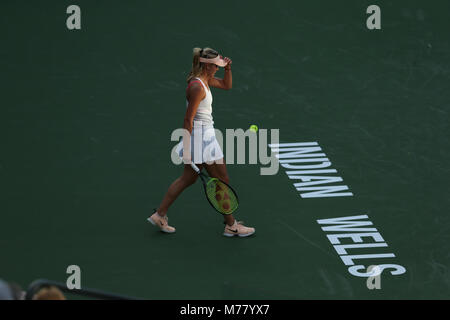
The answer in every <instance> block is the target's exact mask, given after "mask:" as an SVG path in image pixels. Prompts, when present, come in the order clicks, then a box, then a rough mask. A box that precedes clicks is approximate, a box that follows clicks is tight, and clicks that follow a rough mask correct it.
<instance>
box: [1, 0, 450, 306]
mask: <svg viewBox="0 0 450 320" xmlns="http://www.w3.org/2000/svg"><path fill="white" fill-rule="evenodd" d="M71 4H77V5H78V6H79V7H80V8H81V30H68V29H67V27H66V19H67V17H68V16H69V15H68V14H67V13H66V9H67V7H68V6H69V5H71ZM371 4H377V5H378V6H379V7H380V8H381V30H368V29H367V27H366V19H367V18H368V17H369V14H367V13H366V9H367V7H368V6H369V5H371ZM0 8H1V31H0V33H1V39H2V44H1V47H0V61H1V65H2V68H1V69H2V78H3V80H2V85H1V92H2V99H1V101H2V102H1V107H0V110H1V111H0V112H1V113H0V132H1V135H0V139H1V140H0V141H1V144H0V146H1V151H0V188H1V201H0V214H1V230H2V231H1V233H0V252H1V259H0V278H3V279H6V280H9V281H14V282H17V283H18V284H20V285H21V286H22V287H27V286H28V284H29V283H30V282H31V281H33V280H34V279H37V278H47V279H52V280H56V281H61V282H65V281H66V279H67V277H68V276H69V275H68V274H66V269H67V267H68V266H69V265H78V266H79V267H80V268H81V284H82V286H86V287H90V288H98V289H101V290H105V291H109V292H115V293H121V294H124V295H128V296H135V297H142V298H145V299H448V298H450V269H449V267H450V254H449V246H448V243H449V240H450V237H449V234H450V216H449V214H448V208H449V204H450V203H449V191H450V190H449V185H448V176H449V171H450V166H449V160H450V152H449V147H450V146H449V136H450V130H449V112H450V93H449V92H450V40H449V39H450V38H449V30H450V20H449V19H448V16H449V13H450V2H449V1H444V0H442V1H440V0H437V1H406V0H401V1H394V0H392V1H388V0H382V1H377V2H376V3H374V2H373V1H366V0H345V1H344V0H343V1H331V0H330V1H289V2H288V1H271V2H260V1H246V2H238V1H231V2H214V1H213V2H208V4H207V5H206V4H205V3H203V4H200V3H198V2H195V3H192V2H185V1H179V2H178V1H177V2H169V1H143V0H142V1H66V0H64V1H62V0H60V1H56V0H55V1H47V0H45V1H11V0H8V1H2V2H1V4H0ZM194 47H212V48H214V49H216V50H218V51H220V52H221V53H222V54H223V55H225V56H228V57H230V58H231V59H232V60H233V88H232V90H229V91H224V90H220V89H212V93H213V96H214V102H213V108H214V112H213V116H214V121H215V127H216V128H217V129H220V130H222V131H224V132H225V129H227V128H231V129H237V128H243V129H244V130H246V129H248V128H249V126H250V125H252V124H257V125H258V127H259V128H260V129H279V130H280V141H281V142H283V143H299V142H317V143H318V145H319V146H320V148H321V149H322V151H321V152H323V153H325V154H326V157H327V158H328V159H329V160H330V162H331V163H332V165H331V167H330V168H332V169H336V170H337V173H336V174H326V175H325V176H339V177H341V178H342V179H343V182H341V183H337V184H342V185H346V186H348V188H349V190H348V191H347V192H351V193H352V194H353V196H345V197H323V198H302V197H301V196H300V192H299V191H297V190H296V188H295V187H294V186H293V183H296V182H299V181H293V180H290V179H289V177H288V176H287V174H286V171H287V170H288V169H285V168H282V167H280V170H279V172H278V173H277V174H276V175H267V176H263V175H260V168H261V167H264V166H263V165H261V164H240V165H238V164H230V165H228V173H229V176H230V183H231V185H232V186H233V187H234V188H235V189H236V191H237V192H238V194H239V198H240V208H239V210H238V211H237V213H236V218H237V219H238V220H244V221H245V222H246V224H248V225H250V226H253V227H255V228H256V234H255V235H254V236H252V237H249V238H244V239H240V238H231V239H230V238H226V237H224V236H222V232H223V228H224V225H223V224H222V217H221V216H220V215H219V214H217V213H216V212H215V211H214V210H213V209H212V208H211V207H210V206H209V204H208V203H207V201H206V200H205V198H204V194H203V191H202V188H201V183H200V182H199V181H198V182H197V183H196V184H195V185H193V186H191V187H190V188H189V189H187V190H186V191H185V192H184V193H183V194H182V195H181V196H180V197H179V198H178V199H177V201H176V202H175V203H174V205H173V206H172V207H171V208H170V210H169V213H168V214H169V217H170V223H171V225H174V226H175V227H176V228H177V232H176V233H175V234H173V235H166V234H162V233H160V232H159V231H157V230H156V229H155V228H154V227H153V226H152V225H150V224H149V223H148V222H147V221H146V218H147V217H148V216H149V215H150V213H151V212H152V208H154V207H157V206H158V205H159V203H160V201H161V199H162V197H163V196H164V193H165V192H166V190H167V187H168V186H169V185H170V183H171V182H172V181H173V180H174V179H176V178H177V177H178V176H179V175H180V174H181V172H182V168H181V166H177V165H175V164H173V163H172V162H171V157H170V152H171V149H172V148H173V146H174V145H175V144H176V142H174V141H171V140H170V135H171V133H172V131H173V130H174V129H176V128H179V127H181V126H182V124H183V117H184V112H185V88H186V81H185V79H186V76H187V74H188V72H189V70H190V67H191V63H192V48H194ZM218 76H219V77H222V76H223V70H220V71H219V72H218ZM335 184H336V183H335ZM356 215H367V216H368V219H367V220H369V221H371V222H372V223H373V226H370V227H373V228H376V229H377V231H378V232H379V234H380V235H381V236H382V238H383V239H384V240H385V243H387V245H388V247H375V248H353V249H349V250H348V251H349V254H351V255H363V254H384V253H393V254H395V257H391V258H382V259H380V258H378V259H372V260H371V259H363V260H357V261H356V264H357V265H359V264H362V265H365V266H366V267H367V266H369V265H371V264H372V265H378V264H381V263H383V264H395V265H401V266H402V267H404V268H405V269H406V272H405V273H403V274H400V275H391V273H390V272H389V271H390V270H384V271H383V273H382V275H381V279H380V281H381V289H373V290H369V289H368V287H367V284H366V280H367V279H366V278H365V277H357V276H354V275H352V274H350V272H349V271H348V268H349V267H350V265H349V266H347V265H345V264H344V262H343V260H342V257H340V255H339V254H338V253H337V251H336V250H335V248H333V245H332V244H331V242H330V241H329V240H328V238H327V235H329V234H331V233H333V232H327V231H323V230H322V228H321V227H323V226H322V225H319V223H318V222H317V220H320V219H328V218H338V217H348V216H356ZM334 233H336V232H334ZM344 233H345V232H344ZM346 240H347V241H344V240H343V241H342V242H345V243H347V244H349V243H351V241H349V240H350V239H346ZM365 242H372V243H374V242H375V241H374V239H370V238H366V239H365Z"/></svg>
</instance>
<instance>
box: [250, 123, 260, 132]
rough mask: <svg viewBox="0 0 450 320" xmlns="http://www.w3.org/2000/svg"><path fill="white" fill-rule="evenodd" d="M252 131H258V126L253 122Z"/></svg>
mask: <svg viewBox="0 0 450 320" xmlns="http://www.w3.org/2000/svg"><path fill="white" fill-rule="evenodd" d="M250 131H253V132H257V131H258V126H257V125H255V124H252V125H251V126H250Z"/></svg>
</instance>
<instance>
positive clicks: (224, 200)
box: [191, 162, 239, 214]
mask: <svg viewBox="0 0 450 320" xmlns="http://www.w3.org/2000/svg"><path fill="white" fill-rule="evenodd" d="M191 167H192V169H194V171H195V172H197V173H198V175H199V176H200V178H201V179H202V183H203V188H204V189H205V195H206V199H208V202H209V204H210V205H211V206H212V207H213V208H214V209H216V211H217V212H219V213H221V214H232V213H233V212H234V211H236V209H237V207H238V205H239V199H238V196H237V194H236V192H235V191H234V190H233V189H232V188H231V187H230V186H229V185H228V184H226V183H225V182H223V181H222V180H220V179H217V178H211V177H209V176H207V175H206V174H204V173H203V172H202V171H201V170H200V169H199V168H198V167H197V166H196V165H195V164H194V163H193V162H191Z"/></svg>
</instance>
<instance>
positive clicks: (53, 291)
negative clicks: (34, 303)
mask: <svg viewBox="0 0 450 320" xmlns="http://www.w3.org/2000/svg"><path fill="white" fill-rule="evenodd" d="M33 300H66V297H65V296H64V295H63V293H62V292H61V291H60V290H59V289H58V288H57V287H53V286H51V287H48V288H42V289H41V290H39V291H38V292H37V293H36V294H35V295H34V296H33Z"/></svg>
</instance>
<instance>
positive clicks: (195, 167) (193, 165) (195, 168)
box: [191, 162, 200, 174]
mask: <svg viewBox="0 0 450 320" xmlns="http://www.w3.org/2000/svg"><path fill="white" fill-rule="evenodd" d="M191 167H192V169H194V171H195V172H197V173H198V174H200V169H199V168H198V167H197V166H196V165H195V163H193V162H191Z"/></svg>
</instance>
